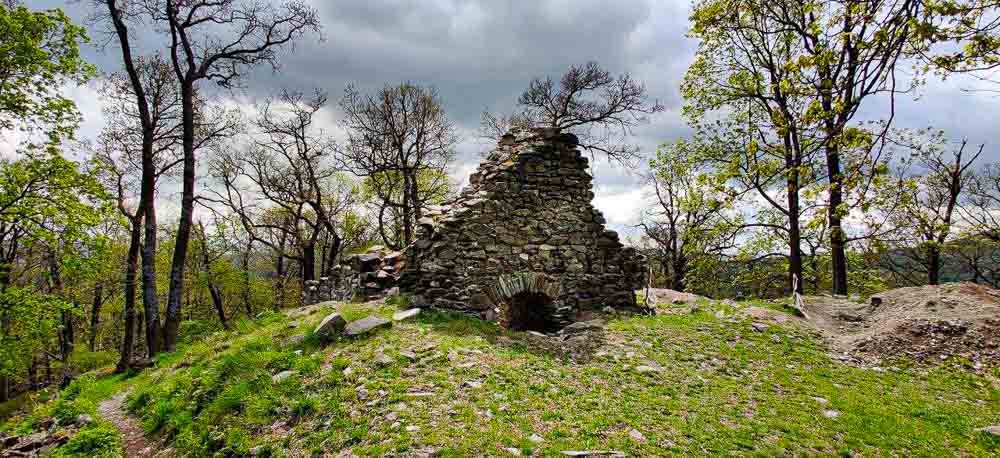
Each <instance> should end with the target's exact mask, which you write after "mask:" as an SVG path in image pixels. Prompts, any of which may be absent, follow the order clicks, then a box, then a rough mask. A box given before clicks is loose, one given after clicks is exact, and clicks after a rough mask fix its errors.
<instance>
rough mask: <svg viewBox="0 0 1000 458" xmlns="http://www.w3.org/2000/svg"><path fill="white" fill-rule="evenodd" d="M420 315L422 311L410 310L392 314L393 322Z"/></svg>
mask: <svg viewBox="0 0 1000 458" xmlns="http://www.w3.org/2000/svg"><path fill="white" fill-rule="evenodd" d="M419 314H420V309H409V310H403V311H401V312H396V313H393V314H392V320H393V321H404V320H408V319H410V318H413V317H415V316H417V315H419Z"/></svg>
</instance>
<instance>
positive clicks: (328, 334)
mask: <svg viewBox="0 0 1000 458" xmlns="http://www.w3.org/2000/svg"><path fill="white" fill-rule="evenodd" d="M345 327H347V320H345V319H344V317H343V316H341V315H340V314H339V313H336V312H335V313H331V314H329V315H327V316H326V318H323V321H321V322H320V323H319V326H316V330H315V331H313V334H316V335H317V336H320V337H321V338H324V339H329V338H333V337H335V336H337V335H339V334H340V333H342V332H344V328H345Z"/></svg>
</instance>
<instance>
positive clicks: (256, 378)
mask: <svg viewBox="0 0 1000 458" xmlns="http://www.w3.org/2000/svg"><path fill="white" fill-rule="evenodd" d="M737 307H743V306H737ZM341 310H342V312H344V313H345V314H346V315H347V317H348V318H349V319H357V318H361V317H363V316H366V315H369V314H372V313H377V314H381V315H386V316H388V315H390V314H391V313H392V311H393V310H394V308H393V307H391V306H388V305H354V304H349V305H344V306H342V308H341ZM329 311H332V308H325V309H318V310H315V311H314V312H313V313H311V314H307V315H304V316H298V317H294V318H288V317H286V316H284V315H279V314H273V315H271V316H268V317H266V318H264V319H262V320H259V321H258V322H255V323H250V322H245V323H242V324H241V326H240V329H238V330H236V331H232V332H230V333H217V334H214V335H212V336H210V337H207V338H205V339H201V340H199V341H198V342H196V343H193V344H190V345H188V346H186V347H185V348H184V349H183V350H182V351H180V352H178V353H176V354H174V355H169V356H167V357H164V358H162V359H161V360H160V361H159V363H158V367H159V368H158V369H156V370H153V371H149V372H147V373H145V374H143V375H142V376H139V377H136V378H133V379H131V380H120V379H118V378H114V379H109V380H111V381H101V380H95V381H92V382H91V383H92V384H94V385H101V386H104V387H105V389H103V390H99V391H100V394H101V395H108V394H109V392H110V391H111V389H112V388H120V389H131V390H132V391H131V393H130V394H129V396H128V398H127V404H128V406H129V409H130V410H131V411H132V412H133V413H134V414H135V415H136V416H138V417H139V418H141V421H142V424H143V426H144V428H145V429H146V431H148V432H149V433H150V434H152V435H158V436H165V437H166V438H168V440H169V443H170V444H171V445H172V446H173V447H174V449H175V450H177V451H181V450H183V451H186V452H187V453H190V454H192V455H199V456H208V455H218V456H227V455H228V456H231V455H248V454H257V455H259V456H268V455H270V456H309V455H320V456H322V454H323V453H324V452H325V453H332V454H333V455H334V456H335V455H337V454H338V452H339V451H344V450H348V449H349V450H350V451H351V452H353V453H354V454H356V455H362V456H367V455H381V454H385V453H390V452H391V453H400V452H403V453H411V454H414V455H422V454H429V453H432V452H439V453H441V454H443V455H444V456H469V455H481V454H486V455H511V454H514V453H515V452H518V453H520V454H522V455H525V456H527V455H529V454H530V455H541V456H550V455H554V456H561V454H560V452H561V451H566V450H617V451H621V452H624V453H626V454H628V455H631V456H648V455H662V454H722V453H737V454H763V455H790V454H803V453H804V454H858V453H860V454H864V455H878V454H883V455H884V454H892V453H898V454H902V453H912V454H916V455H935V456H942V455H952V454H955V453H959V454H965V455H972V456H990V455H995V454H996V453H998V450H1000V440H998V439H997V438H995V437H992V436H989V435H987V434H986V433H980V432H976V431H975V430H976V428H980V427H984V426H988V425H991V424H997V423H1000V382H997V378H996V377H995V376H996V375H997V374H996V372H994V373H993V374H992V375H985V376H984V375H974V374H971V373H969V372H968V371H965V370H962V369H961V368H960V367H957V366H958V365H959V364H960V363H959V362H952V363H949V364H946V365H945V367H941V368H937V369H932V370H923V369H919V368H907V367H904V366H905V364H902V363H901V364H900V365H899V366H898V367H892V368H878V369H861V368H855V367H850V366H847V365H844V364H842V363H839V362H836V361H834V360H832V359H831V358H830V357H829V356H828V355H827V353H826V352H825V349H824V347H823V345H822V344H821V342H820V340H819V338H818V336H816V335H815V334H814V333H813V332H812V331H810V330H807V329H804V328H797V327H794V326H793V325H790V324H783V325H776V324H773V323H772V324H771V325H770V326H769V327H767V329H764V330H763V332H759V331H758V330H754V329H753V327H752V326H751V321H750V320H749V319H746V318H741V317H742V316H743V315H742V314H740V313H739V312H738V311H737V310H735V309H733V308H732V307H729V306H726V305H723V304H718V303H705V304H702V306H701V307H700V311H698V312H696V313H688V311H687V307H683V306H676V307H675V309H673V310H670V309H665V312H664V313H663V314H661V315H660V316H655V317H612V318H611V320H610V321H609V324H608V327H607V330H606V332H605V337H604V343H603V345H601V346H600V347H598V348H583V349H581V350H580V351H578V352H576V353H575V354H576V355H577V356H578V357H579V358H578V359H576V360H574V359H571V358H569V357H567V356H566V355H565V354H564V353H561V352H559V351H554V350H552V349H551V348H550V347H551V345H550V343H551V342H550V341H551V338H540V337H533V336H530V335H527V334H523V333H508V332H504V331H501V330H499V329H498V328H497V327H495V326H494V325H492V324H488V323H483V322H480V321H478V320H473V319H470V318H466V317H462V316H455V315H444V314H423V315H421V316H419V317H418V318H417V319H415V320H413V321H408V322H403V323H395V325H394V326H393V327H392V328H391V329H387V330H382V331H379V332H376V333H374V334H372V335H370V336H367V337H363V338H360V339H356V340H339V341H335V342H331V343H329V344H328V345H325V346H324V345H321V344H322V343H321V342H319V339H317V338H316V337H315V336H312V335H311V334H310V331H311V329H312V328H313V327H314V326H315V325H316V324H317V323H318V322H319V321H320V320H321V319H322V318H323V316H325V314H326V313H328V312H329ZM294 336H305V337H304V339H297V338H294ZM285 371H293V372H292V373H291V374H289V373H287V372H286V373H284V374H282V373H283V372H285ZM277 374H282V376H279V377H275V375H277ZM95 396H96V395H95ZM88 402H89V401H88ZM98 423H99V422H98ZM22 428H24V426H22Z"/></svg>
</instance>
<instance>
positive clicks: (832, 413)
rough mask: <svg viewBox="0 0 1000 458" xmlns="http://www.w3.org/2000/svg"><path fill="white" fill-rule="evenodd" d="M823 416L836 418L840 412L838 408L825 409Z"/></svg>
mask: <svg viewBox="0 0 1000 458" xmlns="http://www.w3.org/2000/svg"><path fill="white" fill-rule="evenodd" d="M823 416H824V417H826V418H829V419H834V418H837V417H839V416H840V412H838V411H836V410H824V411H823Z"/></svg>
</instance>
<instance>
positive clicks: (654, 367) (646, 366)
mask: <svg viewBox="0 0 1000 458" xmlns="http://www.w3.org/2000/svg"><path fill="white" fill-rule="evenodd" d="M662 370H663V366H661V365H659V364H658V363H656V362H655V361H644V362H643V364H640V365H638V366H636V367H635V371H636V372H638V373H640V374H647V373H650V372H660V371H662Z"/></svg>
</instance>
